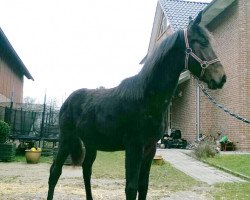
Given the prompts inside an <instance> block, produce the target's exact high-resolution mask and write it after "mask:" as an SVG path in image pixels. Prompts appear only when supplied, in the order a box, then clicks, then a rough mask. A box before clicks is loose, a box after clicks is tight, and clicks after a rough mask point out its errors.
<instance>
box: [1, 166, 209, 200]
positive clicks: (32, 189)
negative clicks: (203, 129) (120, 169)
mask: <svg viewBox="0 0 250 200" xmlns="http://www.w3.org/2000/svg"><path fill="white" fill-rule="evenodd" d="M49 168H50V164H45V163H39V164H26V163H0V200H7V199H10V200H14V199H15V200H42V199H46V196H47V181H48V176H49ZM124 188H125V182H124V180H114V179H93V180H92V190H93V196H94V199H97V200H99V199H101V200H102V199H105V200H123V199H125V197H124ZM207 189H208V188H205V189H204V188H194V189H193V190H192V191H181V192H177V193H170V192H168V191H167V190H165V189H164V188H163V189H162V190H153V189H150V190H149V192H148V200H160V199H161V200H184V199H194V200H205V199H206V197H205V195H206V194H207V192H205V193H204V191H206V190H207ZM54 199H55V200H80V199H85V191H84V188H83V180H82V171H81V168H80V167H74V168H73V167H71V166H64V168H63V173H62V175H61V177H60V179H59V181H58V184H57V186H56V190H55V195H54Z"/></svg>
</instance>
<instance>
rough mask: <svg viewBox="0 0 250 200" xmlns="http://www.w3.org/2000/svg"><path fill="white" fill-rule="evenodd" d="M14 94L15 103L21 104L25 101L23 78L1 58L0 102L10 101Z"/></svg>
mask: <svg viewBox="0 0 250 200" xmlns="http://www.w3.org/2000/svg"><path fill="white" fill-rule="evenodd" d="M12 93H13V94H14V95H13V101H14V102H15V103H21V102H22V100H23V76H22V75H20V74H18V73H17V72H15V71H14V70H13V69H12V68H11V67H9V66H8V64H7V63H6V62H5V61H4V60H3V59H2V58H0V97H1V98H0V102H1V101H2V102H3V101H8V100H10V99H11V95H12ZM4 98H5V99H4Z"/></svg>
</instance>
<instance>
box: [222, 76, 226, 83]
mask: <svg viewBox="0 0 250 200" xmlns="http://www.w3.org/2000/svg"><path fill="white" fill-rule="evenodd" d="M226 81H227V76H226V75H223V76H222V79H221V83H223V84H224V83H226Z"/></svg>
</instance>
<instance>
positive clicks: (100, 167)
mask: <svg viewBox="0 0 250 200" xmlns="http://www.w3.org/2000/svg"><path fill="white" fill-rule="evenodd" d="M52 159H53V158H52V157H44V156H41V158H40V161H39V162H40V163H51V162H52ZM14 161H16V162H26V160H25V157H24V156H16V157H15V160H14ZM93 177H94V178H98V179H101V178H107V179H125V153H124V152H98V153H97V158H96V160H95V162H94V165H93ZM199 184H200V182H198V181H196V180H194V179H193V178H191V177H189V176H187V175H186V174H184V173H183V172H181V171H179V170H177V169H175V168H174V167H172V166H171V165H170V164H169V163H164V164H163V165H161V166H159V165H155V164H152V167H151V172H150V188H154V189H166V190H168V191H183V190H189V189H191V188H192V187H194V186H198V185H199Z"/></svg>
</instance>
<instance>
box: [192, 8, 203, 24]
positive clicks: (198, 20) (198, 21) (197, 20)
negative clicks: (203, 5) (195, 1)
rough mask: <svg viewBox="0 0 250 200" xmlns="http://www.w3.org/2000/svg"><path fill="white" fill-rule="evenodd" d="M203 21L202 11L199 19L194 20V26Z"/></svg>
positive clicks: (198, 16)
mask: <svg viewBox="0 0 250 200" xmlns="http://www.w3.org/2000/svg"><path fill="white" fill-rule="evenodd" d="M201 19H202V11H200V12H199V14H198V15H197V17H196V18H195V20H194V23H193V24H194V25H199V24H200V22H201Z"/></svg>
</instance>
